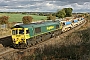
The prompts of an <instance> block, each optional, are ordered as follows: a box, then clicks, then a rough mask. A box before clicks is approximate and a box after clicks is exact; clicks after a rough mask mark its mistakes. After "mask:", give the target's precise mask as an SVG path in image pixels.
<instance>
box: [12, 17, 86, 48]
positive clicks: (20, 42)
mask: <svg viewBox="0 0 90 60" xmlns="http://www.w3.org/2000/svg"><path fill="white" fill-rule="evenodd" d="M84 21H85V19H84V18H83V17H80V18H77V19H70V20H68V21H66V20H62V21H60V20H56V21H44V22H39V23H30V24H21V25H16V26H14V27H13V28H12V30H11V36H12V41H13V46H14V47H15V48H24V47H28V46H32V45H35V44H37V43H39V42H42V41H45V40H47V39H50V38H52V37H55V36H58V35H60V34H61V32H66V31H68V30H70V29H72V28H74V27H76V26H78V25H80V24H82V23H83V22H84Z"/></svg>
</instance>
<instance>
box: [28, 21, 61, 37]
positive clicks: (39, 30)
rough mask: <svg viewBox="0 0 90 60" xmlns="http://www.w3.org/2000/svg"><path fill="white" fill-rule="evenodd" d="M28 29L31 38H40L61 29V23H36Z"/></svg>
mask: <svg viewBox="0 0 90 60" xmlns="http://www.w3.org/2000/svg"><path fill="white" fill-rule="evenodd" d="M28 29H29V31H30V32H29V35H30V38H31V37H34V36H38V35H41V34H44V33H48V32H51V31H54V30H58V29H60V22H59V21H56V22H53V21H49V22H44V23H36V24H34V25H33V26H32V27H30V28H28Z"/></svg>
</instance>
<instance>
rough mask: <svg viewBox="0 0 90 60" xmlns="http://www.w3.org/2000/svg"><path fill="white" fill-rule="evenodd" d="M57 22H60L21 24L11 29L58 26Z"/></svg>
mask: <svg viewBox="0 0 90 60" xmlns="http://www.w3.org/2000/svg"><path fill="white" fill-rule="evenodd" d="M59 22H60V21H46V22H39V23H30V24H21V25H16V26H14V27H13V28H30V27H40V26H48V25H54V24H59Z"/></svg>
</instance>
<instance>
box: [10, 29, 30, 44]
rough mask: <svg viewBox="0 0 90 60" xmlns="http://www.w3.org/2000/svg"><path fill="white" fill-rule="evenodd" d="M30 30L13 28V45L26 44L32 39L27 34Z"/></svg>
mask: <svg viewBox="0 0 90 60" xmlns="http://www.w3.org/2000/svg"><path fill="white" fill-rule="evenodd" d="M27 30H28V28H13V29H12V31H11V33H12V34H11V35H12V41H13V45H21V44H26V39H28V38H30V36H29V33H27Z"/></svg>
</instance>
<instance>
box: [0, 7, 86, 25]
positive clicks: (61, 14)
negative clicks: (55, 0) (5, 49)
mask: <svg viewBox="0 0 90 60" xmlns="http://www.w3.org/2000/svg"><path fill="white" fill-rule="evenodd" d="M72 11H73V9H72V8H63V9H61V10H57V12H55V13H50V14H48V16H47V20H53V21H55V19H56V18H65V17H71V16H72ZM42 15H44V14H43V13H40V16H42ZM83 15H85V16H87V14H83ZM8 19H9V17H8V16H2V17H0V24H8ZM32 19H33V18H32V17H31V16H24V17H23V18H22V22H23V23H24V24H29V23H31V22H32Z"/></svg>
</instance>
